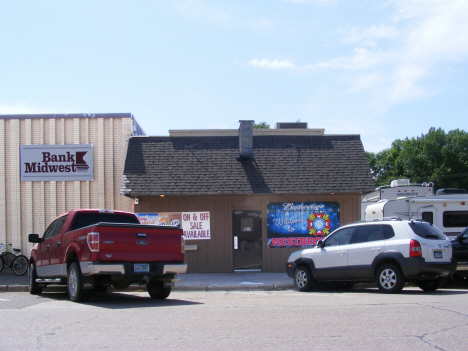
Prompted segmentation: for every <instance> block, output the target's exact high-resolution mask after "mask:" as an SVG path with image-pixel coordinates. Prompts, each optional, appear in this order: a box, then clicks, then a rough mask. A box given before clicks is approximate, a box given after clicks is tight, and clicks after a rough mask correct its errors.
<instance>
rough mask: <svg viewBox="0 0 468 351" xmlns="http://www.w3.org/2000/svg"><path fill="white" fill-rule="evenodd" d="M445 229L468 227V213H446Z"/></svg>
mask: <svg viewBox="0 0 468 351" xmlns="http://www.w3.org/2000/svg"><path fill="white" fill-rule="evenodd" d="M444 227H445V228H453V227H468V211H446V212H444Z"/></svg>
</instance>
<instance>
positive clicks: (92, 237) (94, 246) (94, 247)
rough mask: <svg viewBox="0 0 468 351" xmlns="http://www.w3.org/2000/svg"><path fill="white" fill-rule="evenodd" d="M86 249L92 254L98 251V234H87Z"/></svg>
mask: <svg viewBox="0 0 468 351" xmlns="http://www.w3.org/2000/svg"><path fill="white" fill-rule="evenodd" d="M87 240H88V247H89V249H90V250H91V251H92V252H98V251H99V233H93V232H91V233H88V236H87Z"/></svg>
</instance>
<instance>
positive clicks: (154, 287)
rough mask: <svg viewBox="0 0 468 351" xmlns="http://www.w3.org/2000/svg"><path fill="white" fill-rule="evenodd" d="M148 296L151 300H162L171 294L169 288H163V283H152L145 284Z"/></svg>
mask: <svg viewBox="0 0 468 351" xmlns="http://www.w3.org/2000/svg"><path fill="white" fill-rule="evenodd" d="M146 288H147V289H148V294H149V296H151V298H152V299H156V300H164V299H165V298H167V297H168V296H169V294H170V293H171V288H165V287H164V285H163V282H159V281H152V282H148V283H147V284H146Z"/></svg>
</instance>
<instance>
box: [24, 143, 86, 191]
mask: <svg viewBox="0 0 468 351" xmlns="http://www.w3.org/2000/svg"><path fill="white" fill-rule="evenodd" d="M20 164H21V170H20V171H21V181H22V182H34V181H69V180H70V181H72V180H85V181H91V180H93V179H94V157H93V145H92V144H77V145H75V144H70V145H21V146H20Z"/></svg>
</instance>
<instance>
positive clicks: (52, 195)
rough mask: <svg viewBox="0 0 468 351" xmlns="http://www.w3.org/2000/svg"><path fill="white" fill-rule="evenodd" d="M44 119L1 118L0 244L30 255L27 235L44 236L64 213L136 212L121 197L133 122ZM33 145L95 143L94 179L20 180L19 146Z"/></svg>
mask: <svg viewBox="0 0 468 351" xmlns="http://www.w3.org/2000/svg"><path fill="white" fill-rule="evenodd" d="M44 116H49V117H45V118H41V115H38V116H34V115H31V117H30V118H28V116H18V118H15V117H14V116H13V117H12V116H8V118H5V117H4V116H0V244H2V243H11V244H13V247H14V248H20V249H21V250H22V251H23V253H25V254H26V255H29V250H30V248H31V247H32V245H31V244H30V243H28V241H27V240H28V238H27V236H28V234H30V233H37V234H40V235H42V233H43V232H44V231H45V229H46V226H47V225H48V224H49V223H50V222H51V221H52V220H53V219H54V218H55V217H57V216H59V215H60V214H62V213H64V212H67V211H70V210H72V209H76V208H107V209H115V210H123V211H131V210H132V202H131V199H129V198H127V197H124V196H122V195H120V184H121V179H122V174H123V169H124V164H125V156H126V152H127V145H128V140H129V138H130V137H131V134H132V130H133V124H132V118H130V117H122V118H120V117H119V118H116V117H109V118H107V117H99V118H96V117H95V116H93V117H84V115H83V117H77V118H69V117H68V116H67V115H44ZM2 117H3V118H2ZM34 144H38V145H44V144H47V145H54V144H93V145H94V180H93V181H66V182H65V181H41V182H39V181H37V182H21V181H20V172H19V170H20V145H34ZM9 249H10V250H11V247H9Z"/></svg>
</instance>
